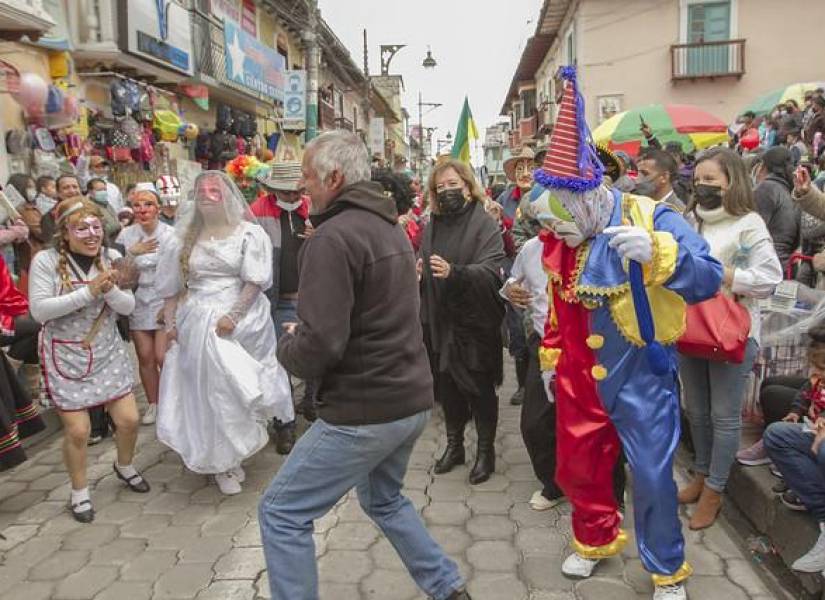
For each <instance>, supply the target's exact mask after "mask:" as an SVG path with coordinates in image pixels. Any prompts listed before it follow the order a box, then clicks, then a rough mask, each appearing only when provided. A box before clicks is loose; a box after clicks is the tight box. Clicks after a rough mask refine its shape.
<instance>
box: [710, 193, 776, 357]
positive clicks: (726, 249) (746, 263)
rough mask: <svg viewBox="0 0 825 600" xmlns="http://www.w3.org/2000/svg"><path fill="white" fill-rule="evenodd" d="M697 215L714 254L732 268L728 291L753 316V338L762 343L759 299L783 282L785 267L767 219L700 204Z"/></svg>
mask: <svg viewBox="0 0 825 600" xmlns="http://www.w3.org/2000/svg"><path fill="white" fill-rule="evenodd" d="M696 214H697V215H698V217H699V219H701V223H700V224H699V232H700V233H701V234H702V236H703V237H704V238H705V240H707V242H708V244H709V245H710V253H711V256H713V257H714V258H716V259H717V260H719V262H721V263H722V265H723V266H725V267H729V268H732V269H733V283H732V285H731V286H730V287H729V288H727V290H726V291H728V292H729V293H732V294H735V295H737V296H740V297H741V299H740V302H741V303H742V305H743V306H744V307H746V308H747V309H748V312H749V313H750V316H751V331H750V337H752V338H754V339H755V340H756V341H757V342H759V333H760V330H761V316H760V312H759V299H760V298H768V297H769V296H770V295H771V294H773V292H774V290H775V289H776V286H777V285H779V283H781V282H782V266H781V264H780V263H779V257H778V256H777V255H776V250H775V249H774V246H773V240H772V239H771V234H770V233H769V232H768V228H767V226H766V225H765V221H764V220H763V219H762V217H761V216H759V214H758V213H756V212H750V213H748V214H746V215H742V216H738V217H735V216H733V215H730V214H728V213H727V212H726V211H725V209H724V208H722V207H720V208H717V209H713V210H705V209H702V208H701V207H697V209H696Z"/></svg>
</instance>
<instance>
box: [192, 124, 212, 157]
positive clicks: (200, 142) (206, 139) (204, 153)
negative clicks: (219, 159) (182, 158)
mask: <svg viewBox="0 0 825 600" xmlns="http://www.w3.org/2000/svg"><path fill="white" fill-rule="evenodd" d="M212 135H213V134H210V133H209V132H208V131H201V132H200V133H199V134H198V137H197V140H196V141H195V160H209V152H210V150H211V145H212Z"/></svg>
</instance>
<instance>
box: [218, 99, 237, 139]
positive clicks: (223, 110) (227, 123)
mask: <svg viewBox="0 0 825 600" xmlns="http://www.w3.org/2000/svg"><path fill="white" fill-rule="evenodd" d="M217 112H218V115H217V118H216V119H215V130H216V131H219V132H221V133H224V132H227V131H229V130H230V129H231V128H232V123H233V118H232V109H231V108H230V107H228V106H226V105H225V104H219V105H218V111H217Z"/></svg>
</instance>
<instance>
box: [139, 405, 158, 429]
mask: <svg viewBox="0 0 825 600" xmlns="http://www.w3.org/2000/svg"><path fill="white" fill-rule="evenodd" d="M157 419H158V405H157V404H150V405H149V406H148V407H147V408H146V412H145V413H143V418H142V419H141V420H140V422H141V423H143V424H144V425H154V423H155V421H157Z"/></svg>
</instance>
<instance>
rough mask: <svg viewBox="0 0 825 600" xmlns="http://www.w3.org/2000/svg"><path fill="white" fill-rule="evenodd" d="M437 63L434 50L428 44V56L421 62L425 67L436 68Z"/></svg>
mask: <svg viewBox="0 0 825 600" xmlns="http://www.w3.org/2000/svg"><path fill="white" fill-rule="evenodd" d="M436 64H437V63H436V62H435V59H434V58H433V52H432V50H430V47H429V46H427V56H426V57H425V58H424V62H422V63H421V66H422V67H424V68H425V69H434V68H435V66H436Z"/></svg>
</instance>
